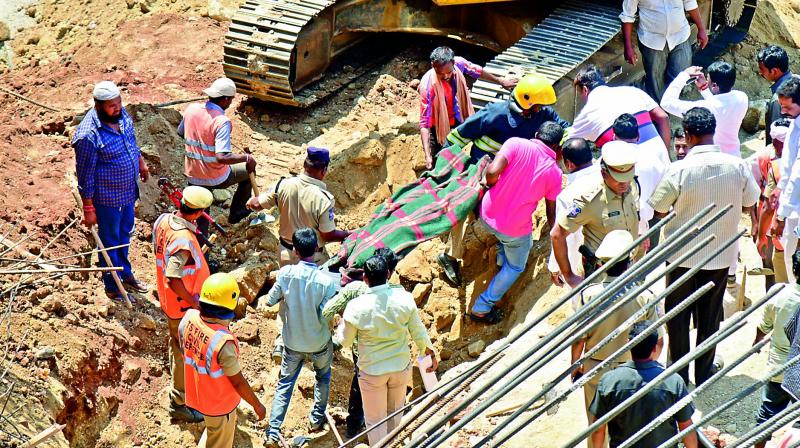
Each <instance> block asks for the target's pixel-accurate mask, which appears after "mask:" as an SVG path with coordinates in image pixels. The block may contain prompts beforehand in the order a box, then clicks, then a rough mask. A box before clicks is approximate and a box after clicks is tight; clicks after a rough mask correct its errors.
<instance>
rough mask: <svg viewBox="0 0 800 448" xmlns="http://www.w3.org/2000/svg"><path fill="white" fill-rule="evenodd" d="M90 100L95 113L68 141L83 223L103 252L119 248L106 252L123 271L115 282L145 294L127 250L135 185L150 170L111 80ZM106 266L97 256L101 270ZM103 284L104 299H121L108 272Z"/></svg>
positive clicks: (86, 117) (84, 121) (99, 85)
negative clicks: (93, 230)
mask: <svg viewBox="0 0 800 448" xmlns="http://www.w3.org/2000/svg"><path fill="white" fill-rule="evenodd" d="M93 96H94V108H92V109H91V110H90V111H89V112H88V113H87V114H86V116H85V117H84V118H83V120H82V121H81V123H80V124H79V125H78V128H77V129H76V130H75V135H74V136H73V137H72V147H73V148H74V149H75V168H76V172H77V177H78V191H79V192H80V195H81V199H82V201H83V217H84V219H83V223H84V224H85V225H86V226H87V227H90V228H91V227H93V226H94V225H97V230H98V234H99V235H100V240H101V241H102V242H103V244H104V245H105V247H114V246H116V247H118V248H117V249H111V250H109V251H108V252H107V253H108V256H109V258H110V259H111V263H112V264H113V265H114V266H117V267H121V268H122V273H121V275H120V277H121V280H122V282H123V284H124V286H125V288H126V289H128V290H129V291H136V292H139V293H145V292H147V290H148V287H147V285H145V284H144V283H142V282H140V281H139V280H137V279H136V277H135V276H134V275H133V270H132V269H131V263H130V261H128V246H127V245H128V244H129V243H130V239H131V238H130V234H131V230H133V219H134V216H133V215H134V203H135V202H136V200H137V199H138V198H139V186H138V184H137V180H138V179H141V180H142V182H146V181H147V179H149V178H150V171H149V170H148V168H147V164H146V163H145V161H144V158H142V155H141V152H140V150H139V146H138V145H137V144H136V135H134V133H133V121H132V120H131V117H130V116H129V115H128V113H127V112H126V111H125V108H123V107H122V98H121V97H120V93H119V89H118V88H117V86H116V85H114V83H112V82H111V81H102V82H99V83H97V85H96V86H95V88H94V91H93ZM120 246H124V247H120ZM105 265H106V263H105V260H104V258H103V257H100V266H105ZM103 283H104V285H105V290H106V295H107V296H108V297H109V298H111V299H114V300H119V301H123V300H124V298H123V297H122V293H121V292H120V291H119V289H118V288H117V285H116V284H115V283H114V280H113V277H112V276H111V274H110V273H106V274H104V275H103Z"/></svg>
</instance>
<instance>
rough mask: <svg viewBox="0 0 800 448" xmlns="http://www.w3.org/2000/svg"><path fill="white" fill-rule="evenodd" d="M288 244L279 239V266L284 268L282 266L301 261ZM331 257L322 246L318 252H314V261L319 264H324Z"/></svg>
mask: <svg viewBox="0 0 800 448" xmlns="http://www.w3.org/2000/svg"><path fill="white" fill-rule="evenodd" d="M287 246H289V244H287V243H284V242H283V240H280V241H279V244H278V267H281V268H282V267H284V266H286V265H289V264H297V263H298V262H300V259H299V258H298V257H297V255H296V254H295V253H294V250H292V249H290V248H289V247H287ZM329 259H330V257H328V254H327V253H325V250H324V249H321V248H320V249H319V250H317V252H316V253H314V263H316V264H318V265H319V264H322V263H325V262H326V261H328V260H329Z"/></svg>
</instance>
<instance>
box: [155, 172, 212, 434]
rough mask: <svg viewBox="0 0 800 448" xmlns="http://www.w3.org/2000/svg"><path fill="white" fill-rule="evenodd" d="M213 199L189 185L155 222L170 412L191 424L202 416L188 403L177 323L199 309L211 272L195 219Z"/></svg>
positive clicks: (208, 194)
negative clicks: (175, 208) (175, 206)
mask: <svg viewBox="0 0 800 448" xmlns="http://www.w3.org/2000/svg"><path fill="white" fill-rule="evenodd" d="M213 202H214V195H213V194H211V192H210V191H209V190H207V189H205V188H203V187H197V186H189V187H186V188H185V189H184V190H183V199H181V205H180V208H179V209H178V211H177V212H175V213H164V214H162V215H161V216H159V217H158V219H157V220H156V222H155V224H153V253H154V254H155V256H156V282H157V287H158V301H159V304H160V305H161V310H162V311H163V312H164V314H165V315H166V316H167V324H168V327H169V359H170V369H169V370H170V373H171V374H172V388H171V389H170V392H169V398H170V406H169V415H170V417H171V418H172V419H173V420H180V421H186V422H190V423H199V422H202V421H203V415H202V414H200V413H199V412H197V411H195V410H194V409H190V408H188V407H187V406H186V387H185V382H184V359H183V350H182V349H181V342H180V339H179V337H178V326H179V325H180V323H181V319H183V316H184V315H185V314H186V311H188V310H190V309H192V308H194V309H199V307H200V305H199V302H198V300H199V297H200V289H201V288H202V286H203V282H204V281H206V279H207V278H208V276H209V275H211V272H210V271H209V269H208V262H207V261H206V258H205V255H203V250H202V248H201V247H200V243H199V242H198V241H197V233H196V232H197V226H196V221H197V218H199V217H200V216H201V215H202V213H203V210H205V209H207V208H208V207H211V204H212V203H213Z"/></svg>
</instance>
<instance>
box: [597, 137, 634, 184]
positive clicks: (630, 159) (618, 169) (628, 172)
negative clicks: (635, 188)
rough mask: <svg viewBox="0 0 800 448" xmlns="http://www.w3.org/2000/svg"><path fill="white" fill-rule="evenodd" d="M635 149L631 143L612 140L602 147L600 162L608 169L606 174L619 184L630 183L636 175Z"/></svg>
mask: <svg viewBox="0 0 800 448" xmlns="http://www.w3.org/2000/svg"><path fill="white" fill-rule="evenodd" d="M636 152H637V147H636V145H635V144H633V143H628V142H623V141H621V140H614V141H610V142H608V143H606V144H605V145H603V149H602V150H601V155H600V160H602V161H603V163H605V165H606V166H607V167H608V173H609V174H611V177H613V178H614V179H615V180H617V181H619V182H630V181H632V180H633V176H634V175H635V174H636V173H635V172H634V170H633V168H634V166H635V165H636Z"/></svg>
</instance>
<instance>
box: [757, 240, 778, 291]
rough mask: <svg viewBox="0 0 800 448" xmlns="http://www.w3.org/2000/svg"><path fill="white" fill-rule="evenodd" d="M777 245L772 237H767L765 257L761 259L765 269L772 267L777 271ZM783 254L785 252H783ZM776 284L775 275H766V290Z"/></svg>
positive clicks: (773, 270)
mask: <svg viewBox="0 0 800 448" xmlns="http://www.w3.org/2000/svg"><path fill="white" fill-rule="evenodd" d="M774 252H775V245H773V244H772V238H770V237H768V238H767V247H766V248H765V249H764V258H762V259H761V264H762V265H763V266H764V268H765V269H772V272H775V259H774V256H775V255H774ZM781 255H783V254H781ZM773 285H775V275H774V274H773V275H765V276H764V286H765V288H766V291H769V289H770V288H772V286H773Z"/></svg>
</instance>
